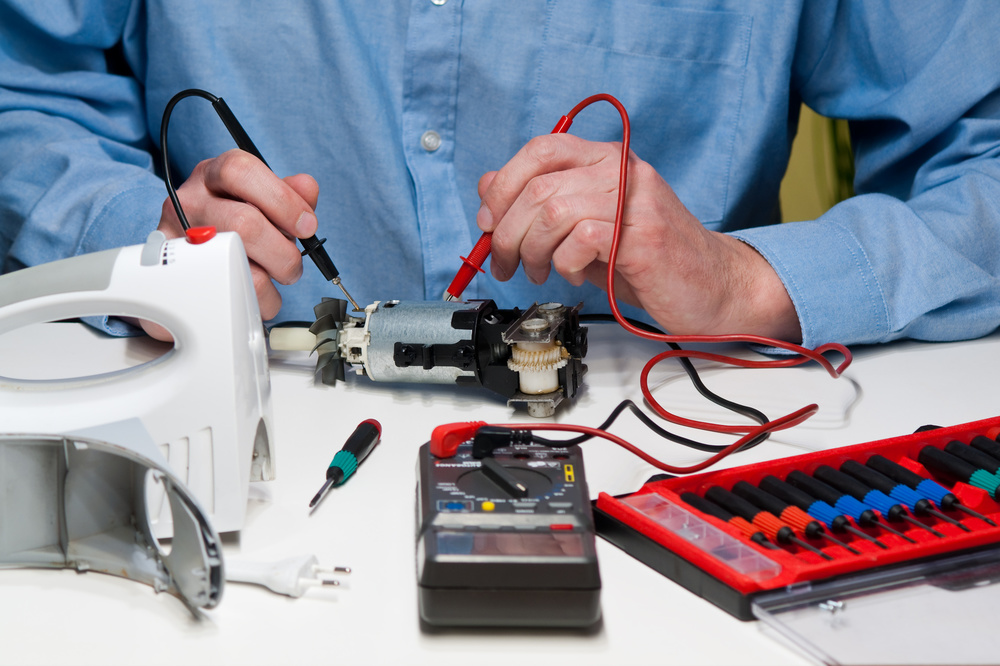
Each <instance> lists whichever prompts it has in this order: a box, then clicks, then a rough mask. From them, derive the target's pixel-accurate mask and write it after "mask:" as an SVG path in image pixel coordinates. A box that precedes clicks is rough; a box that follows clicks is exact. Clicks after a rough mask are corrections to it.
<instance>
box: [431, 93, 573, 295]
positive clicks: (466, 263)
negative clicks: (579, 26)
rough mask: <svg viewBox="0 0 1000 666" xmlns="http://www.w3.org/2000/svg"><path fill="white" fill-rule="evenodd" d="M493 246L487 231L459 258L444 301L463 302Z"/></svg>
mask: <svg viewBox="0 0 1000 666" xmlns="http://www.w3.org/2000/svg"><path fill="white" fill-rule="evenodd" d="M577 107H578V108H577V109H575V110H574V111H571V112H570V114H571V115H570V114H567V115H565V116H563V117H562V118H560V119H559V122H558V123H556V126H555V127H553V128H552V132H551V134H565V133H566V130H568V129H569V126H570V125H572V124H573V117H574V116H576V112H578V111H579V109H582V108H583V107H582V106H580V105H579V104H578V105H577ZM492 245H493V232H492V231H485V232H483V235H482V236H480V237H479V240H478V241H476V244H475V245H474V246H473V248H472V252H470V253H469V256H468V257H459V259H461V260H462V267H461V268H459V269H458V273H456V274H455V277H454V279H452V281H451V284H449V285H448V288H447V289H446V290H445V294H444V300H446V301H460V300H462V292H463V291H465V288H466V287H468V286H469V283H470V282H472V278H474V277H476V273H485V272H486V271H484V270H483V264H484V263H486V257H488V256H490V248H491V247H492Z"/></svg>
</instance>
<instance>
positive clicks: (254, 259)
mask: <svg viewBox="0 0 1000 666" xmlns="http://www.w3.org/2000/svg"><path fill="white" fill-rule="evenodd" d="M318 197H319V185H318V184H317V183H316V180H315V179H314V178H313V177H312V176H309V175H307V174H298V175H295V176H288V177H287V178H284V179H282V178H278V176H276V175H275V174H274V173H273V172H272V171H271V170H270V169H269V168H268V167H267V165H265V164H264V163H263V162H261V161H260V160H259V159H257V158H256V157H254V156H253V155H251V154H250V153H248V152H246V151H243V150H239V149H233V150H230V151H228V152H226V153H223V154H222V155H219V156H218V157H214V158H212V159H208V160H205V161H203V162H201V163H200V164H198V166H196V167H195V168H194V171H192V172H191V175H190V176H189V177H188V179H187V180H186V181H185V182H184V184H183V185H181V186H180V187H179V188H177V198H178V199H179V200H180V202H181V207H182V208H183V209H184V215H185V217H187V219H188V222H189V223H190V225H191V226H192V227H197V226H214V227H215V228H216V229H217V230H218V231H235V232H236V233H238V234H239V235H240V239H241V240H242V241H243V245H244V247H245V248H246V252H247V258H248V259H249V261H250V273H251V275H252V276H253V284H254V289H255V290H256V292H257V302H258V304H259V305H260V314H261V317H262V318H263V319H265V320H267V319H271V318H273V317H275V316H277V314H278V311H279V310H280V309H281V296H280V295H279V294H278V290H277V289H276V288H275V286H274V283H273V282H272V280H274V281H275V282H278V283H280V284H292V283H294V282H295V281H296V280H298V279H299V277H301V275H302V255H301V254H300V252H299V249H298V247H297V246H296V244H295V238H308V237H309V236H312V235H314V234H315V233H316V226H317V220H316V213H315V208H316V201H317V198H318ZM157 228H158V229H159V230H160V231H162V232H163V233H164V234H166V236H167V237H168V238H177V237H179V236H183V235H184V230H183V229H182V228H181V224H180V221H179V220H178V219H177V213H176V212H175V211H174V207H173V204H172V203H171V201H170V199H169V198H167V199H166V200H165V201H164V202H163V211H162V213H161V215H160V224H159V226H158V227H157ZM142 326H143V328H144V329H145V330H146V332H147V333H148V334H149V335H151V336H153V337H154V338H157V339H159V340H170V335H169V333H167V332H166V330H165V329H163V327H161V326H158V325H155V324H152V323H151V322H145V321H144V322H142Z"/></svg>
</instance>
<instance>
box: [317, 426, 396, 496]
mask: <svg viewBox="0 0 1000 666" xmlns="http://www.w3.org/2000/svg"><path fill="white" fill-rule="evenodd" d="M381 437H382V426H381V425H380V424H379V422H378V421H376V420H375V419H368V420H366V421H362V422H361V423H359V424H358V427H357V428H355V429H354V432H353V433H351V436H350V437H348V438H347V441H346V442H344V447H343V448H342V449H341V450H340V451H337V454H336V455H335V456H333V461H332V462H330V466H329V467H327V468H326V481H325V482H324V483H323V487H322V488H320V489H319V492H318V493H316V496H315V497H313V498H312V501H311V502H309V508H312V507H314V506H316V505H317V504H318V503H319V501H320V500H321V499H323V496H324V495H325V494H326V491H328V490H329V489H330V488H332V487H334V486H339V485H340V484H342V483H343V482H344V481H346V480H347V479H348V478H349V477H350V476H351V475H352V474H354V472H355V470H357V469H358V465H360V464H361V461H363V460H364V459H365V458H366V457H367V456H368V454H369V453H371V452H372V449H374V448H375V445H376V444H378V442H379V439H380V438H381Z"/></svg>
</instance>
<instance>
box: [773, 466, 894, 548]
mask: <svg viewBox="0 0 1000 666" xmlns="http://www.w3.org/2000/svg"><path fill="white" fill-rule="evenodd" d="M759 485H760V488H761V490H764V491H765V492H768V493H771V494H772V495H774V496H775V497H778V498H781V499H783V500H785V501H786V502H788V503H790V504H794V505H795V506H797V507H799V508H800V509H802V510H803V511H805V512H806V513H808V514H809V515H810V516H812V517H813V518H816V519H817V520H819V521H821V522H823V523H826V526H827V527H829V528H830V530H831V531H832V532H850V533H851V534H853V535H854V536H858V537H861V538H862V539H867V540H868V541H871V542H872V543H873V544H875V545H876V546H878V547H879V548H885V549H888V548H889V546H887V545H885V544H884V543H882V542H881V541H879V540H878V539H876V538H875V537H873V536H871V535H870V534H865V533H864V532H862V531H861V530H859V529H858V528H856V527H854V525H851V521H850V519H849V518H848V517H847V516H845V515H844V514H843V513H841V512H839V511H837V509H835V508H834V507H832V506H830V504H828V503H827V502H824V501H823V500H819V499H816V498H814V497H813V496H811V495H810V494H809V493H807V492H805V491H803V490H799V489H798V488H796V487H795V486H793V485H791V484H789V483H785V482H784V481H782V480H781V479H779V478H778V477H776V476H773V475H769V476H765V477H764V478H763V479H761V481H760V484H759Z"/></svg>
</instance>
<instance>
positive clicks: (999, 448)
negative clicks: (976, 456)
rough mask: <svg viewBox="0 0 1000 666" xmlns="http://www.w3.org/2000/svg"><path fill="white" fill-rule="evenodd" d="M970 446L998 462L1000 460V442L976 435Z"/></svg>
mask: <svg viewBox="0 0 1000 666" xmlns="http://www.w3.org/2000/svg"><path fill="white" fill-rule="evenodd" d="M969 446H971V447H972V448H974V449H979V450H980V451H982V452H983V453H988V454H989V455H991V456H993V457H994V458H996V459H997V460H1000V442H997V441H996V440H993V439H990V438H989V437H984V436H983V435H976V436H975V437H973V438H972V441H971V442H969Z"/></svg>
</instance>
